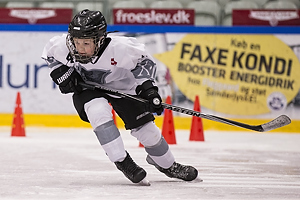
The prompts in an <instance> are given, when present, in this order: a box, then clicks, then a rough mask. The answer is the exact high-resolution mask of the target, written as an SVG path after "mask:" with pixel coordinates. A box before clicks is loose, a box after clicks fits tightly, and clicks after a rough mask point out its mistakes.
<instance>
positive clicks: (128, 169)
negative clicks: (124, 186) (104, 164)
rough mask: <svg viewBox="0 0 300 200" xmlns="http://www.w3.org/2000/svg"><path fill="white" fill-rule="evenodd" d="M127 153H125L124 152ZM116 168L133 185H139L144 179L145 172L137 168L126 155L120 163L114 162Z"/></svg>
mask: <svg viewBox="0 0 300 200" xmlns="http://www.w3.org/2000/svg"><path fill="white" fill-rule="evenodd" d="M126 153H127V152H126ZM115 165H116V166H117V168H118V169H119V170H120V171H121V172H123V174H124V175H125V176H126V177H127V178H128V179H129V180H131V181H132V182H133V183H139V182H141V181H142V180H143V179H144V178H145V177H146V171H145V170H144V169H143V168H141V167H139V166H138V165H137V164H136V163H135V162H134V161H133V160H132V158H131V157H130V155H129V154H128V153H127V156H126V158H125V159H124V160H123V161H122V162H115Z"/></svg>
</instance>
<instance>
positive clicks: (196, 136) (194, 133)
mask: <svg viewBox="0 0 300 200" xmlns="http://www.w3.org/2000/svg"><path fill="white" fill-rule="evenodd" d="M194 111H199V112H201V109H200V103H199V97H198V96H196V98H195V102H194ZM190 141H204V134H203V125H202V119H201V118H200V117H196V116H193V118H192V127H191V132H190Z"/></svg>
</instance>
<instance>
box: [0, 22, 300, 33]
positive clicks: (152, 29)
mask: <svg viewBox="0 0 300 200" xmlns="http://www.w3.org/2000/svg"><path fill="white" fill-rule="evenodd" d="M107 30H108V31H120V32H131V33H220V34H222V33H230V34H299V33H300V27H299V26H275V27H271V26H175V25H169V26H164V25H108V27H107ZM0 31H34V32H35V31H39V32H52V31H54V32H66V31H68V25H67V24H34V25H30V24H0Z"/></svg>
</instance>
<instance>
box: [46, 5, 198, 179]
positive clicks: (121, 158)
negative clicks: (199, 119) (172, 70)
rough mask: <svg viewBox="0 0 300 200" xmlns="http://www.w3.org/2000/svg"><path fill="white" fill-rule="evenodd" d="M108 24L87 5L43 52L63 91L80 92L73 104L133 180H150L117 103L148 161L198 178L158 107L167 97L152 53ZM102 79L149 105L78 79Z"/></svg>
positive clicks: (170, 173)
mask: <svg viewBox="0 0 300 200" xmlns="http://www.w3.org/2000/svg"><path fill="white" fill-rule="evenodd" d="M106 29H107V24H106V20H105V18H104V16H103V15H102V14H101V12H99V11H90V10H87V9H86V10H83V11H81V12H79V13H78V14H77V15H75V16H74V18H73V20H72V21H71V23H70V24H69V28H68V33H67V34H63V35H62V36H55V37H53V38H52V39H50V41H49V42H48V43H47V44H46V46H45V48H44V50H43V54H42V58H43V59H45V60H46V62H47V64H48V65H49V68H50V71H51V72H50V76H51V78H52V80H53V81H54V82H55V83H56V84H57V85H58V86H59V89H60V91H61V93H63V94H66V93H74V94H73V104H74V106H75V108H76V110H77V112H78V115H79V116H80V118H81V119H82V120H83V121H86V122H89V123H90V124H91V126H92V128H93V131H94V132H95V134H96V136H97V138H98V140H99V142H100V144H101V146H102V147H103V149H104V151H105V153H106V155H107V156H108V158H109V159H110V161H111V162H114V163H115V165H116V167H117V168H118V169H119V170H120V171H122V172H123V174H124V175H125V176H126V177H127V178H128V179H129V180H130V181H132V182H133V183H139V182H141V181H143V180H146V179H145V177H146V171H145V170H144V169H143V168H141V167H140V166H138V165H137V164H136V163H135V162H134V161H133V160H132V158H131V157H130V155H129V153H128V152H127V151H126V150H125V148H124V144H123V141H122V138H121V136H120V133H119V130H118V129H117V127H116V125H115V124H114V121H113V118H112V112H111V106H110V105H109V103H111V105H112V106H113V109H114V110H115V111H116V113H117V114H118V115H119V116H120V118H121V119H122V120H123V121H124V124H125V128H126V129H130V130H131V135H132V136H134V137H136V138H137V139H138V141H139V142H140V143H141V144H143V145H144V147H145V150H146V152H147V158H146V160H147V162H148V163H149V164H151V165H154V166H155V167H156V168H157V169H158V170H159V171H161V172H162V173H164V174H166V175H167V176H169V177H171V178H178V179H182V180H185V181H192V180H194V179H196V177H197V175H198V171H197V170H196V169H195V168H194V167H192V166H185V165H181V164H179V163H177V162H175V159H174V157H173V155H172V153H171V151H170V149H169V146H168V144H167V142H166V141H165V139H164V138H163V137H162V135H161V132H160V130H159V128H158V127H157V126H156V125H155V124H154V116H153V114H152V113H157V114H158V115H160V114H161V113H162V112H163V108H162V106H161V97H160V95H159V94H158V88H157V87H156V86H155V83H154V76H155V71H156V66H155V63H154V62H153V59H152V57H151V56H150V55H149V54H148V53H147V52H146V51H145V47H144V45H143V44H140V43H139V42H138V41H137V40H136V39H135V38H132V37H124V36H108V35H107V34H108V33H107V31H106ZM80 81H83V82H86V83H93V84H100V85H101V86H104V87H106V88H111V89H113V90H117V91H120V92H123V93H128V94H131V95H138V96H139V97H142V98H144V99H147V100H149V102H150V103H149V105H148V106H145V104H144V103H139V102H133V101H130V100H127V99H124V98H119V97H116V96H112V95H109V94H106V93H104V92H101V91H96V90H88V89H85V88H82V87H81V86H80V85H79V84H78V83H79V82H80Z"/></svg>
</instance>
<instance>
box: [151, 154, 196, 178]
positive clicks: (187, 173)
mask: <svg viewBox="0 0 300 200" xmlns="http://www.w3.org/2000/svg"><path fill="white" fill-rule="evenodd" d="M146 161H147V162H148V163H149V164H150V165H154V166H155V167H156V168H157V169H158V170H159V171H160V172H162V173H164V174H165V175H167V176H168V177H170V178H178V179H181V180H184V181H192V180H194V179H196V178H197V176H198V171H197V170H196V169H195V168H194V167H192V166H186V165H181V164H179V163H177V162H174V163H173V164H172V166H171V167H169V168H168V169H164V168H162V167H160V166H159V165H157V164H156V163H155V162H154V160H153V159H152V158H151V157H150V156H147V158H146Z"/></svg>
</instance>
